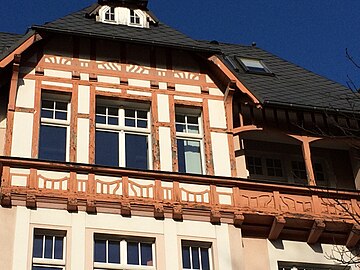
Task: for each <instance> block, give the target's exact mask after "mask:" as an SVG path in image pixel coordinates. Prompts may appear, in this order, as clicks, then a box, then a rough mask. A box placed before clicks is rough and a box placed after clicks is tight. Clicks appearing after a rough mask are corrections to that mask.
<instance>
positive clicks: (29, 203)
mask: <svg viewBox="0 0 360 270" xmlns="http://www.w3.org/2000/svg"><path fill="white" fill-rule="evenodd" d="M26 207H27V208H29V209H36V196H35V195H33V194H27V195H26Z"/></svg>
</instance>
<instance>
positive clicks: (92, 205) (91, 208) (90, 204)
mask: <svg viewBox="0 0 360 270" xmlns="http://www.w3.org/2000/svg"><path fill="white" fill-rule="evenodd" d="M86 212H87V213H88V214H96V202H95V201H94V200H87V201H86Z"/></svg>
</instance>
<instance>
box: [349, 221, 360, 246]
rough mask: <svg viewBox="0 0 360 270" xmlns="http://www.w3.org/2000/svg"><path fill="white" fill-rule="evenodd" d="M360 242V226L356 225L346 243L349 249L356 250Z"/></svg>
mask: <svg viewBox="0 0 360 270" xmlns="http://www.w3.org/2000/svg"><path fill="white" fill-rule="evenodd" d="M359 240H360V225H358V224H354V225H353V227H352V229H351V232H350V234H349V237H348V239H347V241H346V247H347V248H354V247H355V246H356V245H357V243H358V242H359Z"/></svg>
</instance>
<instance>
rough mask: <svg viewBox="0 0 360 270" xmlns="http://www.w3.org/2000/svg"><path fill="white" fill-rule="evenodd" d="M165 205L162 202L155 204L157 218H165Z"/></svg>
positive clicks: (155, 216)
mask: <svg viewBox="0 0 360 270" xmlns="http://www.w3.org/2000/svg"><path fill="white" fill-rule="evenodd" d="M164 217H165V214H164V206H163V205H162V204H160V203H157V204H155V205H154V218H156V219H164Z"/></svg>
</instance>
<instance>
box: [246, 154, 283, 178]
mask: <svg viewBox="0 0 360 270" xmlns="http://www.w3.org/2000/svg"><path fill="white" fill-rule="evenodd" d="M246 167H247V169H248V171H249V174H250V176H260V178H263V179H268V178H266V177H277V178H283V177H284V172H283V167H282V161H281V160H280V159H276V158H264V157H256V156H246Z"/></svg>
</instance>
